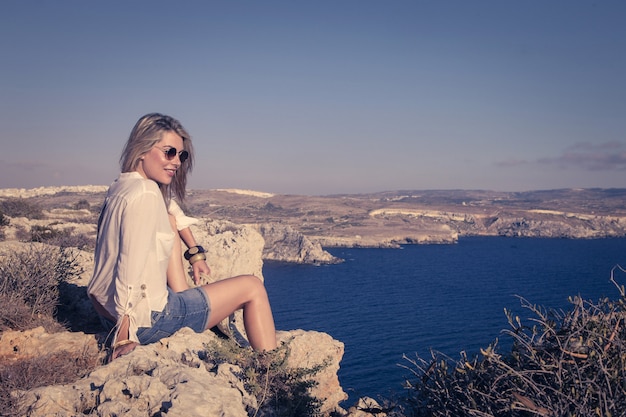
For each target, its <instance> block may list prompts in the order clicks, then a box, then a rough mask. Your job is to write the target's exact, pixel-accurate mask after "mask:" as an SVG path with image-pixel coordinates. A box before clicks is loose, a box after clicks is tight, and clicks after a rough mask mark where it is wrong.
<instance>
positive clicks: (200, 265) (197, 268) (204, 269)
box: [178, 227, 211, 285]
mask: <svg viewBox="0 0 626 417" xmlns="http://www.w3.org/2000/svg"><path fill="white" fill-rule="evenodd" d="M178 234H179V235H180V238H181V239H182V241H183V242H185V245H187V247H188V248H192V247H194V246H197V243H196V239H195V238H194V237H193V233H192V232H191V229H190V228H189V227H186V228H184V229H182V230H179V232H178ZM191 269H192V270H193V282H194V283H195V284H196V285H198V284H199V283H200V274H206V275H209V274H210V273H211V269H210V268H209V265H207V263H206V260H199V261H195V262H194V263H193V264H191Z"/></svg>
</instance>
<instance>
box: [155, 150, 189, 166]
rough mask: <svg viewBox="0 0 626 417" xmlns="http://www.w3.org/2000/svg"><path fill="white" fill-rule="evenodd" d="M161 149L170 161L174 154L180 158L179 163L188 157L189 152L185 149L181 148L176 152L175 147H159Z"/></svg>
mask: <svg viewBox="0 0 626 417" xmlns="http://www.w3.org/2000/svg"><path fill="white" fill-rule="evenodd" d="M161 150H162V151H163V153H164V154H165V157H166V158H167V160H168V161H171V160H172V159H174V157H175V156H176V154H178V159H180V163H181V164H182V163H183V162H185V161H186V160H187V158H189V152H187V151H185V150H182V151H180V152H178V150H177V149H176V148H168V149H161Z"/></svg>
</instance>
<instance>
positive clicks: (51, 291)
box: [0, 244, 82, 330]
mask: <svg viewBox="0 0 626 417" xmlns="http://www.w3.org/2000/svg"><path fill="white" fill-rule="evenodd" d="M81 272H82V270H81V269H80V267H79V264H78V261H77V259H76V256H75V254H74V252H73V251H72V250H70V249H67V248H60V247H54V246H47V245H37V244H32V245H31V246H29V248H28V249H26V250H22V251H17V252H10V253H7V254H5V255H4V256H3V257H2V258H1V260H0V299H1V300H2V302H3V307H4V306H6V307H4V308H1V309H0V328H5V329H6V328H10V329H13V330H26V329H30V328H33V327H37V326H38V325H41V324H42V322H43V323H46V322H50V321H53V317H54V313H55V312H56V308H57V305H58V302H59V285H60V284H61V283H65V282H67V281H68V280H69V279H71V278H72V277H74V276H77V275H78V274H80V273H81Z"/></svg>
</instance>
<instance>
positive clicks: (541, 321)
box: [407, 268, 626, 417]
mask: <svg viewBox="0 0 626 417" xmlns="http://www.w3.org/2000/svg"><path fill="white" fill-rule="evenodd" d="M620 269H621V268H620ZM614 282H615V281H614ZM618 288H619V290H620V293H621V297H620V299H619V300H617V301H612V300H609V299H607V298H605V299H601V300H599V301H598V302H597V303H594V302H591V301H585V300H582V299H581V298H580V297H571V298H570V302H571V303H572V309H571V310H569V311H568V312H562V311H560V312H557V311H554V310H547V309H545V308H543V307H540V306H536V305H533V304H531V303H529V302H527V301H526V300H524V299H522V306H523V307H524V308H526V309H528V310H529V311H530V312H531V313H532V314H533V315H534V317H532V318H531V319H530V320H529V321H530V324H524V323H522V321H521V320H520V319H519V317H515V316H513V315H512V314H511V313H510V312H507V318H508V320H509V325H510V329H508V330H505V333H506V334H507V335H509V336H510V337H512V338H513V346H512V349H511V353H510V354H508V355H500V354H498V353H497V351H496V347H497V346H496V345H497V342H496V343H494V344H493V345H491V346H489V347H488V348H487V349H482V350H481V354H480V355H477V356H476V357H474V358H473V359H471V360H470V359H468V358H467V356H466V355H465V353H461V359H460V360H458V361H456V362H455V361H451V360H450V359H449V358H447V357H445V356H443V355H441V354H438V353H437V352H431V356H432V357H431V358H430V359H429V360H425V359H422V358H419V357H418V358H417V359H407V360H408V361H409V363H410V365H409V366H407V368H409V369H410V370H411V371H412V372H413V373H414V375H415V377H416V378H415V379H414V380H412V381H407V388H408V389H409V390H410V392H409V397H408V404H409V409H410V410H411V411H412V415H414V416H446V417H453V416H454V417H459V416H543V417H547V416H555V417H556V416H596V415H597V416H617V415H622V413H623V410H626V383H625V381H626V312H625V311H624V306H625V304H624V303H625V301H626V298H625V296H624V295H625V293H624V287H623V286H622V287H619V286H618Z"/></svg>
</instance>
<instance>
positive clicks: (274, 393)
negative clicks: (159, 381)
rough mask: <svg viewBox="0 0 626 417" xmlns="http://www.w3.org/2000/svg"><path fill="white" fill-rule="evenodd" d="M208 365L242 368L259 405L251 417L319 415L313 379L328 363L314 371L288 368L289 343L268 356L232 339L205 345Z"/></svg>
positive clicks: (314, 367) (247, 388)
mask: <svg viewBox="0 0 626 417" xmlns="http://www.w3.org/2000/svg"><path fill="white" fill-rule="evenodd" d="M206 348H207V351H206V355H207V356H206V358H205V359H204V360H205V361H206V362H207V363H208V364H209V366H214V367H217V366H218V365H219V364H222V363H229V364H233V365H237V366H238V367H239V368H241V369H242V375H241V378H242V379H243V381H244V383H245V388H246V390H247V391H248V392H249V393H250V394H251V395H253V396H254V397H255V398H256V400H257V404H258V408H257V409H255V410H249V411H248V413H249V415H251V416H277V417H287V416H302V417H306V416H319V415H320V407H321V405H322V401H321V400H320V399H318V398H315V397H313V396H312V395H311V392H310V390H311V388H313V387H314V386H315V385H316V384H317V382H315V381H314V380H313V379H312V377H313V376H314V375H316V374H317V373H318V372H320V371H321V370H322V369H324V368H325V367H326V366H327V364H320V365H317V366H313V367H311V368H291V367H288V366H287V358H288V356H289V344H288V343H286V344H284V345H282V346H280V347H278V348H277V349H276V350H274V351H272V352H269V353H258V352H254V351H252V350H249V349H242V348H240V347H239V346H238V345H236V344H235V343H234V342H233V341H232V340H224V341H220V342H214V343H212V344H210V345H207V346H206Z"/></svg>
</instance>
